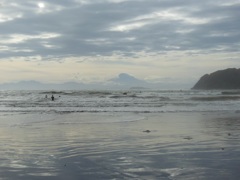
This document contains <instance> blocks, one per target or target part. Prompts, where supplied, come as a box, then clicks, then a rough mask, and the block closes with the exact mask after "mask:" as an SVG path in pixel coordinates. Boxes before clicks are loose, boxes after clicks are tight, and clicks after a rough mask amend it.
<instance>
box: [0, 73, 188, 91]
mask: <svg viewBox="0 0 240 180" xmlns="http://www.w3.org/2000/svg"><path fill="white" fill-rule="evenodd" d="M186 87H188V88H189V87H190V86H189V85H188V84H183V83H181V82H171V81H163V82H157V83H150V82H146V81H144V80H141V79H138V78H135V77H134V76H132V75H129V74H127V73H120V74H119V75H118V76H117V77H115V78H112V79H109V80H107V81H105V82H96V83H78V82H65V83H60V84H55V83H41V82H38V81H20V82H16V83H4V84H0V90H107V89H112V90H114V89H115V90H118V89H126V90H127V89H131V90H143V89H146V88H148V89H149V88H150V89H182V88H183V89H184V88H185V89H186Z"/></svg>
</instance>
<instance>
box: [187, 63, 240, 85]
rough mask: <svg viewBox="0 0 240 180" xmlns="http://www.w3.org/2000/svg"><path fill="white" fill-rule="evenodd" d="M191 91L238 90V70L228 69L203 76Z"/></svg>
mask: <svg viewBox="0 0 240 180" xmlns="http://www.w3.org/2000/svg"><path fill="white" fill-rule="evenodd" d="M192 89H240V69H236V68H229V69H225V70H219V71H216V72H213V73H211V74H205V75H204V76H202V77H201V78H200V80H199V81H198V82H197V83H196V84H195V85H194V86H193V88H192Z"/></svg>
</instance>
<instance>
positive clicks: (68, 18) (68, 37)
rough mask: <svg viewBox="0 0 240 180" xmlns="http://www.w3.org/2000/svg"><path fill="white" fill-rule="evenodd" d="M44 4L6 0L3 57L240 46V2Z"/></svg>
mask: <svg viewBox="0 0 240 180" xmlns="http://www.w3.org/2000/svg"><path fill="white" fill-rule="evenodd" d="M6 2H8V3H7V4H6ZM42 2H43V3H45V7H44V8H40V7H38V5H37V2H36V1H27V2H19V1H17V0H11V1H5V2H3V3H2V6H1V7H0V8H1V9H3V12H1V16H0V34H1V35H0V57H1V58H3V57H11V56H34V55H40V56H42V57H46V56H61V55H65V56H66V55H68V54H69V55H71V56H72V55H73V56H90V55H112V54H114V53H119V54H123V55H128V56H134V55H135V53H137V52H140V51H147V52H168V51H176V50H177V51H181V50H184V51H188V50H196V51H206V52H217V51H222V52H225V51H226V52H233V51H238V50H239V46H240V42H239V40H240V32H239V29H240V27H239V26H240V24H239V23H238V22H239V21H240V2H239V1H236V0H229V1H228V2H226V1H224V0H218V1H216V0H215V1H213V0H209V1H207V2H206V1H204V2H203V1H201V2H196V1H190V0H184V1H183V0H174V1H167V0H162V1H156V0H148V1H134V0H132V1H118V2H117V1H110V0H109V1H106V0H102V1H91V2H92V3H88V1H80V0H79V1H76V0H75V1H74V0H58V1H42ZM1 19H2V20H1Z"/></svg>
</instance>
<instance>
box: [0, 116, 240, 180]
mask: <svg viewBox="0 0 240 180" xmlns="http://www.w3.org/2000/svg"><path fill="white" fill-rule="evenodd" d="M146 130H149V131H150V132H147V131H146ZM239 138H240V118H239V115H238V114H237V113H229V114H226V113H199V112H197V113H133V112H130V113H122V112H118V113H116V112H115V113H111V112H107V113H106V112H105V113H64V114H59V113H55V112H52V113H6V112H4V113H2V114H1V116H0V140H1V147H0V179H4V180H8V179H9V180H10V179H11V180H19V179H20V180H21V179H24V180H28V179H29V180H30V179H31V180H32V179H100V180H101V179H104V180H105V179H156V180H157V179H166V180H167V179H184V180H191V179H204V180H205V179H207V180H208V179H209V180H212V179H216V180H219V179H233V180H235V179H236V180H237V179H239V177H240V172H239V167H240V143H239Z"/></svg>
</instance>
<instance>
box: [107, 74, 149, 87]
mask: <svg viewBox="0 0 240 180" xmlns="http://www.w3.org/2000/svg"><path fill="white" fill-rule="evenodd" d="M110 81H111V82H114V83H117V84H121V85H131V86H135V85H146V84H147V82H145V81H144V80H140V79H137V78H135V77H133V76H131V75H129V74H126V73H121V74H119V75H118V77H116V78H113V79H110Z"/></svg>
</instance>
